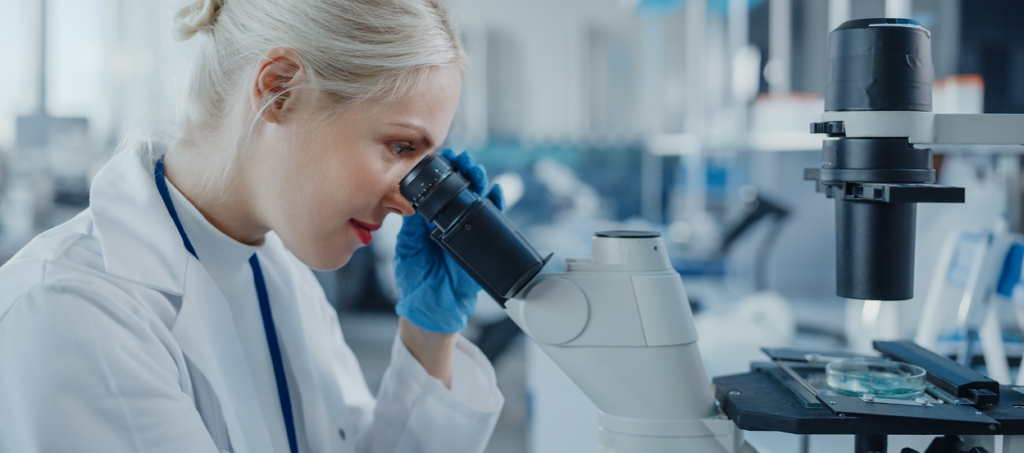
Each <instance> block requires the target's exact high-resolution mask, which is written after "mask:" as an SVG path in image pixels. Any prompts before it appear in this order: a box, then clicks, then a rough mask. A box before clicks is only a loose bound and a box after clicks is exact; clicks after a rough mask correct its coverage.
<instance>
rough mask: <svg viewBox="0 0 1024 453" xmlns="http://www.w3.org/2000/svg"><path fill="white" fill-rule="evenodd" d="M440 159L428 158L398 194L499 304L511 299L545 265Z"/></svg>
mask: <svg viewBox="0 0 1024 453" xmlns="http://www.w3.org/2000/svg"><path fill="white" fill-rule="evenodd" d="M468 188H469V182H467V181H466V180H465V179H463V178H462V176H460V175H459V173H458V172H455V171H453V170H452V168H451V166H450V165H448V162H447V161H445V160H444V159H443V158H441V157H436V156H433V155H428V156H426V157H424V158H423V160H421V161H420V162H419V163H418V164H416V166H415V167H413V169H412V170H411V171H410V172H409V174H407V175H406V176H405V177H404V178H402V182H401V183H400V184H399V191H400V192H401V193H402V196H403V197H405V199H406V200H407V201H408V202H409V204H411V205H412V207H413V208H414V209H416V212H417V213H418V214H419V215H422V216H423V218H425V219H426V220H427V221H428V222H433V223H434V225H435V227H434V230H433V231H432V232H431V233H430V236H431V237H432V238H433V239H434V240H435V241H437V243H438V244H440V245H441V247H442V248H444V249H445V250H446V251H447V252H448V254H449V255H451V256H452V258H454V259H455V261H457V262H458V263H459V265H460V266H462V268H463V269H465V270H466V272H468V273H469V275H470V276H471V277H473V280H476V282H477V283H479V284H480V286H481V287H483V289H484V290H485V291H487V293H488V294H490V295H491V297H493V298H494V300H496V301H498V303H499V304H501V305H502V306H505V301H506V300H508V299H509V298H511V297H512V296H515V295H516V293H518V292H519V290H520V289H522V288H523V286H525V285H526V284H527V283H529V281H530V280H531V279H532V278H533V276H534V275H537V272H539V271H540V269H541V268H542V267H544V262H545V259H544V258H543V257H541V256H540V254H538V253H537V251H536V250H534V249H533V246H532V245H530V243H529V242H528V241H527V240H526V238H525V237H523V235H522V233H520V232H519V230H518V229H516V227H515V225H513V224H512V222H510V221H509V220H508V218H506V217H505V215H504V214H502V213H501V211H500V210H498V208H497V207H496V206H494V204H493V203H491V201H490V200H488V199H487V198H486V197H483V196H480V195H478V194H476V193H473V191H471V190H467V189H468Z"/></svg>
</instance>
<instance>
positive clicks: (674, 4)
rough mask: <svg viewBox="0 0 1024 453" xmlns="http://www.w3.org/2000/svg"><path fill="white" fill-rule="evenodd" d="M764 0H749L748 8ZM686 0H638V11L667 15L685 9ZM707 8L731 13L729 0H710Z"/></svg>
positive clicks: (710, 11)
mask: <svg viewBox="0 0 1024 453" xmlns="http://www.w3.org/2000/svg"><path fill="white" fill-rule="evenodd" d="M762 1H763V0H748V1H747V4H746V6H747V8H748V9H754V7H755V6H757V5H760V4H761V2H762ZM684 6H686V0H638V1H637V2H636V11H637V12H638V13H640V14H642V15H647V16H667V15H670V14H673V13H675V12H676V11H679V10H681V9H683V7H684ZM707 10H708V12H709V13H711V14H718V15H726V14H729V0H708V2H707Z"/></svg>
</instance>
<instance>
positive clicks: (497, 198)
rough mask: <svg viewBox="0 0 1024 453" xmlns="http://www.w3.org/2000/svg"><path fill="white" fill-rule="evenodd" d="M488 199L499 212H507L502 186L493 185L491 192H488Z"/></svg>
mask: <svg viewBox="0 0 1024 453" xmlns="http://www.w3.org/2000/svg"><path fill="white" fill-rule="evenodd" d="M487 198H488V199H489V200H491V203H494V206H497V208H498V210H499V211H501V212H505V192H504V191H503V190H502V189H501V185H499V184H494V185H492V186H491V190H490V191H489V192H487Z"/></svg>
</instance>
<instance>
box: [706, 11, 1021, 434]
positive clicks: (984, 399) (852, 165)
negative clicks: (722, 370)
mask: <svg viewBox="0 0 1024 453" xmlns="http://www.w3.org/2000/svg"><path fill="white" fill-rule="evenodd" d="M931 55H932V53H931V33H930V32H929V31H928V30H927V29H925V28H924V27H922V26H921V25H919V24H918V23H917V22H915V21H913V20H908V19H863V20H852V21H848V22H846V23H844V24H842V25H841V26H839V27H838V28H836V29H835V30H833V31H832V32H831V33H830V34H829V42H828V59H829V60H828V88H827V91H826V94H825V113H824V114H823V115H822V121H821V122H819V123H813V124H811V133H817V134H826V135H827V136H828V137H829V139H826V140H825V141H824V143H823V146H822V154H821V155H822V158H821V167H820V168H809V169H807V170H805V172H804V179H807V180H813V181H815V183H816V186H817V190H818V191H819V192H823V193H824V194H825V196H827V197H828V198H831V199H834V200H835V206H836V208H835V216H836V277H837V288H836V289H837V294H838V295H839V296H841V297H845V298H850V299H862V300H880V301H896V300H907V299H910V298H912V297H913V286H914V245H915V244H914V236H915V231H916V217H917V210H916V206H917V205H916V204H917V203H963V202H964V189H962V188H958V187H947V186H941V185H937V184H935V181H936V176H935V169H934V168H933V159H932V150H931V149H928V148H924V147H918V146H915V145H919V144H1012V145H1020V144H1024V115H982V114H935V113H933V112H932V82H933V78H934V74H933V69H932V58H931ZM874 346H875V349H876V350H878V351H879V352H880V353H881V354H882V355H883V356H884V357H886V358H891V359H895V360H897V361H901V362H906V363H910V364H913V365H917V366H920V367H922V368H924V369H925V370H926V371H927V374H926V378H927V381H926V384H925V389H926V390H925V394H924V395H923V397H921V398H916V399H914V400H905V399H895V398H892V399H890V398H880V397H876V395H871V394H863V395H859V396H851V395H838V394H835V393H834V392H831V391H829V389H828V387H827V385H825V382H824V379H823V377H822V376H823V375H824V374H825V364H826V363H827V362H829V361H832V360H835V359H841V358H846V357H852V356H853V355H852V354H847V353H842V352H831V353H830V352H820V351H818V352H816V351H805V350H797V349H764V352H765V353H766V354H767V355H768V357H769V358H770V359H771V361H766V362H757V363H753V364H752V366H751V368H752V371H751V372H749V373H746V374H740V375H733V376H723V377H718V378H715V379H714V384H715V396H716V400H717V401H718V402H719V405H720V407H721V408H722V410H723V411H724V412H725V414H727V415H728V417H729V418H730V419H731V420H733V422H735V423H736V425H737V426H739V427H740V428H741V429H744V430H754V431H782V432H788V433H794V434H853V435H855V439H856V442H855V449H856V451H857V452H858V453H875V452H885V451H887V443H888V442H887V436H888V435H892V434H921V435H936V436H939V437H937V438H936V439H935V440H934V442H932V444H931V446H930V447H929V448H928V449H927V450H926V453H960V452H971V453H983V452H988V453H994V452H993V450H994V445H995V443H994V436H996V435H1002V436H1004V437H1003V452H1004V453H1010V452H1015V453H1016V452H1024V437H1022V435H1024V395H1022V394H1021V393H1020V392H1018V391H1017V390H1016V389H1014V388H1011V387H1009V386H1005V385H1000V384H999V383H998V382H996V381H994V380H992V379H989V378H987V377H985V376H984V375H982V374H980V373H978V372H976V371H974V370H972V369H970V368H967V367H965V366H962V365H960V364H958V363H956V362H954V361H952V360H950V359H949V358H946V357H943V356H940V355H938V354H935V353H933V352H931V351H929V350H927V349H925V348H922V347H920V346H918V345H917V344H915V343H913V342H911V341H885V342H882V341H876V342H875V343H874ZM903 452H904V453H916V452H914V451H913V450H911V449H909V448H907V449H904V450H903Z"/></svg>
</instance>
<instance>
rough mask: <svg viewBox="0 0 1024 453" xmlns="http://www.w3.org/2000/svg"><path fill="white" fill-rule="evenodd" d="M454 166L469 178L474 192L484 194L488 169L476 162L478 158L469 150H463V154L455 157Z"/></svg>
mask: <svg viewBox="0 0 1024 453" xmlns="http://www.w3.org/2000/svg"><path fill="white" fill-rule="evenodd" d="M452 168H454V169H455V170H456V171H458V172H459V174H460V175H463V176H464V177H466V179H468V180H469V184H470V187H469V188H470V189H472V190H473V191H474V192H476V193H478V194H484V193H485V192H486V191H487V185H488V184H487V170H484V167H483V166H481V165H480V164H478V163H476V159H474V158H473V155H472V154H469V152H468V151H463V152H462V154H459V155H458V156H456V157H455V160H454V161H453V162H452Z"/></svg>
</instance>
